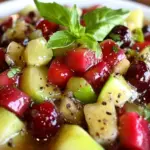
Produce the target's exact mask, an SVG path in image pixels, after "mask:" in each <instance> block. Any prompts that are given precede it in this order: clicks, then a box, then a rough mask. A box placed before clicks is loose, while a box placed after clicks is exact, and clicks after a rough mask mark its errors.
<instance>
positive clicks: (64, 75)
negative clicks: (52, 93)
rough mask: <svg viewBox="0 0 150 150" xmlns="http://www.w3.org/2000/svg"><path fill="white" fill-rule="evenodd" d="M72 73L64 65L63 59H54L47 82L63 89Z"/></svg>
mask: <svg viewBox="0 0 150 150" xmlns="http://www.w3.org/2000/svg"><path fill="white" fill-rule="evenodd" d="M72 76H73V72H72V71H71V70H70V69H69V67H68V66H67V65H66V64H65V63H64V60H63V58H56V59H54V60H53V61H52V63H51V65H50V67H49V70H48V81H49V82H51V83H52V84H55V85H57V86H59V87H61V88H64V87H65V86H66V84H67V82H68V80H69V79H70V78H71V77H72Z"/></svg>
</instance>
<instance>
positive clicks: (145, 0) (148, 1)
mask: <svg viewBox="0 0 150 150" xmlns="http://www.w3.org/2000/svg"><path fill="white" fill-rule="evenodd" d="M4 1H7V0H0V2H4ZM132 1H136V2H139V3H143V4H145V5H149V6H150V0H132Z"/></svg>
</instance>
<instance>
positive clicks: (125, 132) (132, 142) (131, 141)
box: [119, 112, 150, 150]
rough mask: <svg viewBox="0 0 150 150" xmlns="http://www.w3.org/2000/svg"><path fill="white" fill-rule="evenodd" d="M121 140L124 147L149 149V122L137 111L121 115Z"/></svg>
mask: <svg viewBox="0 0 150 150" xmlns="http://www.w3.org/2000/svg"><path fill="white" fill-rule="evenodd" d="M119 123H120V128H119V129H120V141H121V144H122V145H123V147H125V148H129V149H133V150H149V148H150V144H149V139H148V138H149V137H148V133H147V132H148V130H147V129H148V124H147V125H146V122H145V120H144V119H143V118H142V117H140V116H139V115H138V114H137V113H135V112H129V113H125V114H124V115H122V116H121V117H120V120H119Z"/></svg>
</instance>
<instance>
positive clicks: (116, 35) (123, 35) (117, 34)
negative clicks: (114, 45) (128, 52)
mask: <svg viewBox="0 0 150 150" xmlns="http://www.w3.org/2000/svg"><path fill="white" fill-rule="evenodd" d="M107 38H111V39H112V40H114V41H116V42H120V43H121V44H120V46H121V48H125V47H129V46H130V44H131V32H130V30H129V29H128V28H127V27H125V26H123V25H118V26H115V27H114V28H113V29H112V31H111V32H110V33H109V35H108V37H107Z"/></svg>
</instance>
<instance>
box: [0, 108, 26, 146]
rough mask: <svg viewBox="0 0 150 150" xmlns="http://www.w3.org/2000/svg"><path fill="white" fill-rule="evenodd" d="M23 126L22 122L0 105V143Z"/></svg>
mask: <svg viewBox="0 0 150 150" xmlns="http://www.w3.org/2000/svg"><path fill="white" fill-rule="evenodd" d="M23 128H24V124H23V122H21V121H20V120H19V119H18V117H17V116H15V115H14V114H13V113H11V112H9V111H8V110H6V109H4V108H2V107H0V145H2V144H5V142H7V141H8V140H9V139H10V138H12V137H14V136H15V135H17V134H19V132H20V131H21V130H22V129H23Z"/></svg>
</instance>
